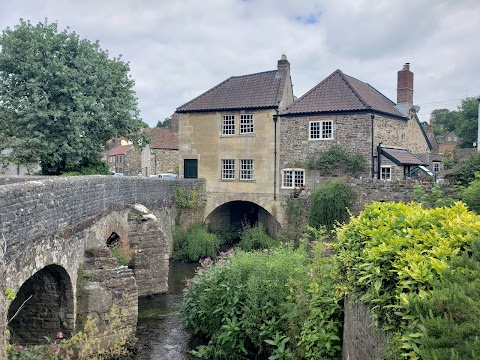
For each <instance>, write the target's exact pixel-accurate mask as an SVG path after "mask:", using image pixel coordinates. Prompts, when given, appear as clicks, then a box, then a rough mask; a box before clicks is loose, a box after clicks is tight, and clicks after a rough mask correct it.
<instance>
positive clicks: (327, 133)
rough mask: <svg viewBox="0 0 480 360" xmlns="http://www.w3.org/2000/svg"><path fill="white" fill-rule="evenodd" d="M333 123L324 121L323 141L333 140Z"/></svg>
mask: <svg viewBox="0 0 480 360" xmlns="http://www.w3.org/2000/svg"><path fill="white" fill-rule="evenodd" d="M332 130H333V129H332V122H331V121H322V139H332V138H333V131H332Z"/></svg>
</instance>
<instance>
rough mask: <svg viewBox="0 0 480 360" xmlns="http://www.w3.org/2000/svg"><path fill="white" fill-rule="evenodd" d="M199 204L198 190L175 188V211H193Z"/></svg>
mask: <svg viewBox="0 0 480 360" xmlns="http://www.w3.org/2000/svg"><path fill="white" fill-rule="evenodd" d="M199 203H200V190H199V189H198V188H197V187H196V186H194V187H192V188H176V189H175V204H176V206H177V209H195V208H196V207H197V206H198V205H199Z"/></svg>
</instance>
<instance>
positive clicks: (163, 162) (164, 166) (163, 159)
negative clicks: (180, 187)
mask: <svg viewBox="0 0 480 360" xmlns="http://www.w3.org/2000/svg"><path fill="white" fill-rule="evenodd" d="M178 168H179V165H178V150H165V149H152V150H151V154H150V174H160V173H165V172H177V171H178Z"/></svg>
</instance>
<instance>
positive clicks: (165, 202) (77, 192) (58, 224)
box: [0, 176, 204, 258]
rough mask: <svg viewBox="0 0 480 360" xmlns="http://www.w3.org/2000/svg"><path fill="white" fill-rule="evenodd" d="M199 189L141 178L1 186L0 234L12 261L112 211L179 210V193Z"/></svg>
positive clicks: (190, 183) (194, 183)
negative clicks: (38, 242)
mask: <svg viewBox="0 0 480 360" xmlns="http://www.w3.org/2000/svg"><path fill="white" fill-rule="evenodd" d="M177 187H195V188H197V189H200V191H203V189H204V182H203V181H202V180H201V179H191V180H190V179H185V180H183V179H182V180H162V179H155V178H141V177H120V176H119V177H113V176H78V177H68V178H67V177H45V178H41V180H35V181H27V182H24V183H16V184H10V185H4V186H0V224H1V225H0V233H2V234H4V235H5V238H6V240H7V246H8V249H7V256H6V257H7V258H8V257H9V255H10V254H16V253H18V252H21V251H22V249H23V247H24V246H25V245H26V244H27V243H29V242H31V241H32V240H34V239H38V237H39V236H42V237H43V236H46V235H48V234H52V233H61V232H64V233H65V232H66V233H72V234H73V233H75V232H76V231H78V230H79V229H82V228H86V227H88V225H89V224H91V223H93V222H94V221H95V217H98V216H100V215H101V214H102V213H103V212H104V211H105V210H107V209H117V210H120V209H126V208H128V207H129V206H130V205H132V204H135V203H141V204H143V205H145V206H146V207H148V208H149V209H152V210H155V209H160V208H164V207H170V208H174V207H175V199H174V193H175V192H174V189H175V188H177Z"/></svg>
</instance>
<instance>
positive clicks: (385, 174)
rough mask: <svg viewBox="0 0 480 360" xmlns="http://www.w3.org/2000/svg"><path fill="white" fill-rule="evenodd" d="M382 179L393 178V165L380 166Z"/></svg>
mask: <svg viewBox="0 0 480 360" xmlns="http://www.w3.org/2000/svg"><path fill="white" fill-rule="evenodd" d="M380 179H382V180H392V167H391V166H381V167H380Z"/></svg>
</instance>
